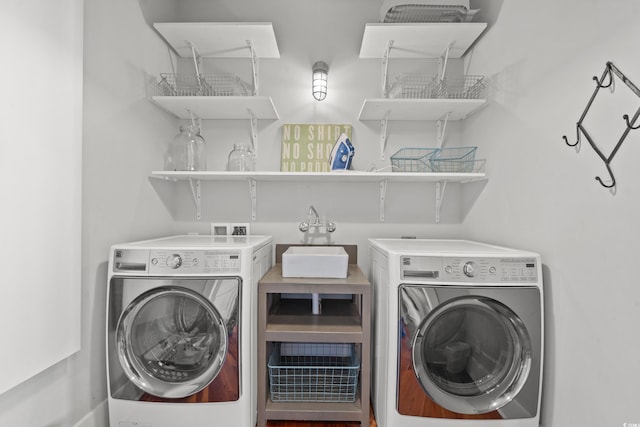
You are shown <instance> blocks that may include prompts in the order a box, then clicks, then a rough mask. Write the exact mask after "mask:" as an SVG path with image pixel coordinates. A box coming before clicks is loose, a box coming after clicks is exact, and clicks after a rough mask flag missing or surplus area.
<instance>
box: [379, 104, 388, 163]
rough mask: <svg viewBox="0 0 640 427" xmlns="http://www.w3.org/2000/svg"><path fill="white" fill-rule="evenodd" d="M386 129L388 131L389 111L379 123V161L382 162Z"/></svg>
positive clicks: (385, 143)
mask: <svg viewBox="0 0 640 427" xmlns="http://www.w3.org/2000/svg"><path fill="white" fill-rule="evenodd" d="M388 129H389V111H387V112H386V113H384V119H382V120H381V121H380V160H384V152H385V151H386V149H387V134H388Z"/></svg>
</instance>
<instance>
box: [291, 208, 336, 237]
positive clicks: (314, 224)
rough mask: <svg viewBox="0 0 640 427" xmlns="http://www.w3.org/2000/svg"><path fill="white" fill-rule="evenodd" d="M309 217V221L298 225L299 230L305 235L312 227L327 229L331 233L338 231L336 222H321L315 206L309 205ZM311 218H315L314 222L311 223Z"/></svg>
mask: <svg viewBox="0 0 640 427" xmlns="http://www.w3.org/2000/svg"><path fill="white" fill-rule="evenodd" d="M307 217H308V218H307V221H303V222H301V223H300V224H299V225H298V229H299V230H300V231H302V232H303V233H304V232H307V231H309V228H311V227H315V228H319V227H325V228H326V229H327V231H328V232H329V233H333V232H334V231H336V224H335V223H334V222H331V221H329V222H327V223H324V222H320V215H318V211H317V210H316V208H314V207H313V205H309V213H308V214H307ZM311 217H313V218H312V219H313V221H311V219H310V218H311Z"/></svg>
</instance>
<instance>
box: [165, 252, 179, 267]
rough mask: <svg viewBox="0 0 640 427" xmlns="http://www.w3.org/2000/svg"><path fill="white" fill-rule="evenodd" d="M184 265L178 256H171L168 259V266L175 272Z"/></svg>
mask: <svg viewBox="0 0 640 427" xmlns="http://www.w3.org/2000/svg"><path fill="white" fill-rule="evenodd" d="M181 265H182V258H181V257H180V255H178V254H173V255H169V258H167V266H169V267H170V268H173V269H174V270H175V269H176V268H178V267H180V266H181Z"/></svg>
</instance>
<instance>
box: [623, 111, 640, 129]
mask: <svg viewBox="0 0 640 427" xmlns="http://www.w3.org/2000/svg"><path fill="white" fill-rule="evenodd" d="M622 118H623V119H624V121H625V122H627V127H628V128H629V129H631V130H637V129H640V125H638V126H635V127H634V126H633V125H631V122H629V115H628V114H625V115H624V116H622Z"/></svg>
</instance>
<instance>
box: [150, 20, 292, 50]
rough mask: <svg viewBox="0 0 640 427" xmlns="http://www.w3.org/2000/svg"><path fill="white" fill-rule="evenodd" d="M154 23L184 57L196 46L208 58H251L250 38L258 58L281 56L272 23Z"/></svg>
mask: <svg viewBox="0 0 640 427" xmlns="http://www.w3.org/2000/svg"><path fill="white" fill-rule="evenodd" d="M153 26H154V28H155V29H156V30H158V32H159V33H160V34H161V35H162V37H164V39H165V40H166V42H167V43H168V44H169V46H171V47H172V48H173V50H175V51H176V53H177V54H178V55H180V56H183V57H190V56H191V55H192V50H191V46H192V45H193V46H194V47H195V48H196V49H197V50H198V53H199V54H200V55H201V56H203V57H205V58H251V51H250V50H249V49H247V41H250V42H251V43H252V44H253V48H254V49H255V54H256V56H257V57H258V58H280V51H279V50H278V44H277V42H276V36H275V33H274V31H273V25H272V24H271V23H270V22H257V23H253V22H162V23H155V24H153Z"/></svg>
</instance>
